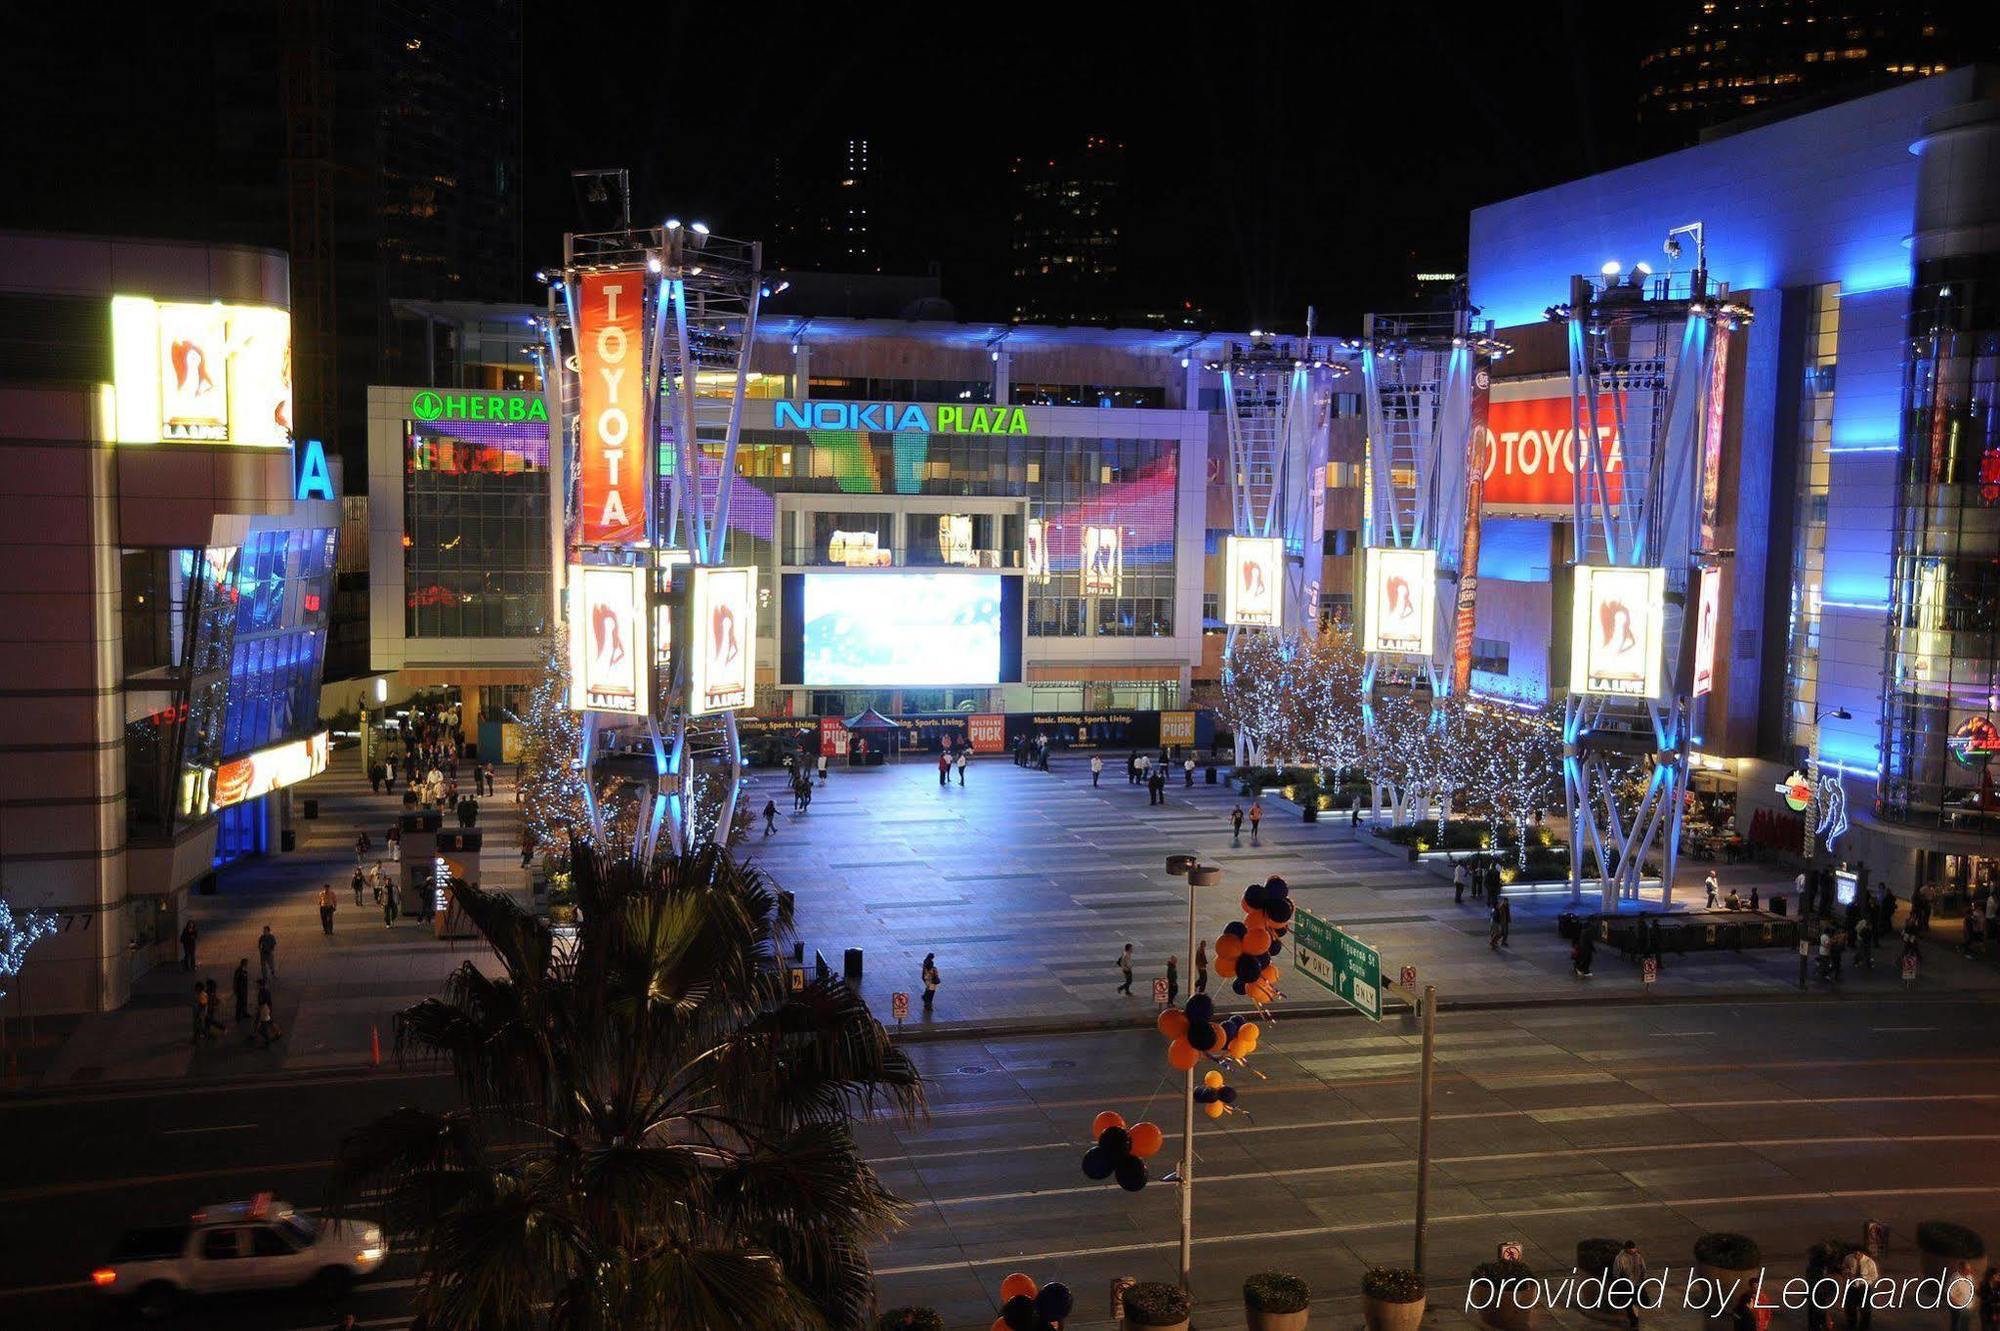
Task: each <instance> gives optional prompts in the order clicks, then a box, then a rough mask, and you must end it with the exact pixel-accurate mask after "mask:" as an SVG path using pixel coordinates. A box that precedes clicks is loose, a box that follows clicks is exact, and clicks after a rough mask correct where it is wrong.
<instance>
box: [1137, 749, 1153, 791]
mask: <svg viewBox="0 0 2000 1331" xmlns="http://www.w3.org/2000/svg"><path fill="white" fill-rule="evenodd" d="M1152 779H1153V755H1152V754H1150V753H1142V754H1140V755H1139V784H1141V785H1147V784H1148V783H1149V782H1151V781H1152Z"/></svg>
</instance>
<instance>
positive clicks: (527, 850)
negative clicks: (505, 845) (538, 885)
mask: <svg viewBox="0 0 2000 1331" xmlns="http://www.w3.org/2000/svg"><path fill="white" fill-rule="evenodd" d="M534 858H535V832H534V829H533V828H531V827H528V826H527V825H526V824H523V825H522V827H521V867H522V868H523V869H525V868H527V867H528V865H529V864H530V863H531V862H532V861H533V860H534Z"/></svg>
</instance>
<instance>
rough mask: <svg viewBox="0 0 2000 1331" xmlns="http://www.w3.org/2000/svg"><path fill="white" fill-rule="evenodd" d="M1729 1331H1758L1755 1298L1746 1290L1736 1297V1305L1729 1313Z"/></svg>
mask: <svg viewBox="0 0 2000 1331" xmlns="http://www.w3.org/2000/svg"><path fill="white" fill-rule="evenodd" d="M1729 1331H1758V1328H1757V1297H1756V1295H1755V1294H1753V1293H1752V1292H1751V1291H1749V1290H1747V1289H1746V1290H1744V1291H1743V1292H1742V1293H1741V1294H1739V1295H1737V1296H1736V1305H1735V1307H1734V1308H1732V1309H1731V1310H1730V1313H1729Z"/></svg>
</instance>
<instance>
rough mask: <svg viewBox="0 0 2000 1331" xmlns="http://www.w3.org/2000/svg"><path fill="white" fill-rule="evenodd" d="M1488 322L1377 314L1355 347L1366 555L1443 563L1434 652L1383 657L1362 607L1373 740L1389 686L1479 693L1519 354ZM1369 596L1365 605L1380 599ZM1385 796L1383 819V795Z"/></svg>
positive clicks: (1465, 310) (1436, 585) (1461, 315)
mask: <svg viewBox="0 0 2000 1331" xmlns="http://www.w3.org/2000/svg"><path fill="white" fill-rule="evenodd" d="M1477 313H1478V311H1477V310H1474V309H1472V308H1470V307H1466V306H1460V307H1459V308H1456V309H1450V310H1436V311H1426V312H1422V313H1416V314H1370V315H1368V316H1367V317H1366V318H1365V319H1364V320H1363V323H1362V337H1361V340H1360V341H1359V342H1358V343H1355V344H1354V346H1355V348H1356V349H1358V350H1359V352H1360V355H1361V369H1362V382H1363V385H1364V387H1365V390H1366V394H1365V396H1366V409H1367V413H1368V476H1367V487H1368V488H1367V518H1366V522H1367V525H1366V527H1365V528H1364V530H1363V534H1362V544H1363V546H1364V558H1370V559H1373V558H1376V557H1377V556H1372V555H1368V554H1366V550H1367V549H1374V550H1379V551H1390V550H1405V551H1424V552H1428V553H1429V554H1430V555H1431V557H1432V558H1433V559H1434V574H1435V577H1434V582H1433V584H1432V585H1433V591H1434V595H1433V598H1432V604H1431V611H1430V613H1431V619H1432V626H1431V635H1430V641H1431V644H1432V645H1431V650H1430V651H1429V652H1428V653H1423V652H1414V653H1413V652H1402V651H1384V650H1380V649H1379V648H1380V647H1381V636H1380V635H1379V634H1377V633H1375V632H1374V631H1373V625H1372V623H1371V620H1372V617H1374V616H1377V615H1379V614H1380V613H1381V611H1382V607H1381V606H1378V605H1375V604H1366V603H1364V605H1363V606H1362V615H1361V624H1362V630H1363V632H1362V645H1363V648H1364V651H1365V653H1366V660H1367V664H1366V666H1365V668H1364V671H1363V676H1362V715H1363V717H1364V718H1365V720H1366V724H1367V725H1368V727H1369V730H1370V734H1371V738H1372V736H1373V733H1374V726H1375V710H1374V699H1375V697H1376V689H1377V686H1378V685H1382V686H1401V687H1408V688H1414V687H1416V686H1418V685H1419V684H1422V685H1424V686H1427V687H1428V688H1429V690H1430V694H1431V696H1432V697H1434V698H1435V697H1443V696H1446V695H1448V694H1452V693H1458V692H1463V691H1464V690H1465V689H1466V688H1468V687H1469V684H1470V678H1469V677H1470V673H1471V665H1472V623H1473V619H1472V608H1473V591H1474V584H1475V582H1476V580H1477V574H1478V565H1479V545H1478V541H1479V490H1480V477H1481V472H1482V467H1481V465H1480V463H1481V461H1482V460H1483V458H1484V456H1485V445H1486V438H1485V436H1486V399H1487V386H1488V375H1489V367H1490V366H1491V364H1492V362H1493V361H1494V360H1496V359H1498V358H1499V357H1501V356H1504V355H1506V354H1507V352H1508V350H1509V349H1510V348H1509V347H1508V346H1507V344H1506V343H1504V342H1501V341H1498V340H1497V339H1495V338H1494V336H1493V325H1492V323H1491V322H1490V321H1488V322H1486V323H1483V324H1482V323H1480V322H1478V320H1477V319H1476V317H1475V316H1476V315H1477ZM1366 590H1367V595H1365V596H1364V602H1366V601H1367V600H1368V598H1369V597H1370V596H1372V595H1374V591H1373V589H1366ZM1440 654H1442V656H1443V664H1442V668H1441V667H1440V661H1439V657H1440ZM1410 793H1414V794H1419V795H1421V794H1423V793H1424V792H1410ZM1374 799H1375V804H1376V811H1377V812H1379V811H1380V808H1381V791H1380V790H1379V789H1378V790H1376V791H1375V792H1374ZM1395 803H1396V812H1397V815H1398V817H1399V818H1400V816H1401V814H1402V812H1403V807H1404V804H1405V800H1404V799H1403V798H1401V796H1400V795H1399V796H1397V797H1396V800H1395Z"/></svg>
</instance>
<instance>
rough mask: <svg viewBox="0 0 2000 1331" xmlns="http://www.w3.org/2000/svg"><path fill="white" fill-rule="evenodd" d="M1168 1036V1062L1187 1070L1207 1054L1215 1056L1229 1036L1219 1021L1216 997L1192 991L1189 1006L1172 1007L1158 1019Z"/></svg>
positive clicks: (1161, 1031) (1159, 1025) (1157, 1024)
mask: <svg viewBox="0 0 2000 1331" xmlns="http://www.w3.org/2000/svg"><path fill="white" fill-rule="evenodd" d="M1154 1025H1156V1026H1158V1027H1159V1030H1160V1034H1162V1035H1164V1036H1166V1037H1167V1065H1168V1066H1169V1067H1171V1068H1173V1069H1174V1070H1175V1071H1176V1072H1186V1071H1187V1070H1188V1069H1189V1068H1191V1067H1193V1066H1194V1065H1195V1061H1196V1060H1197V1059H1199V1058H1200V1057H1201V1056H1202V1055H1203V1054H1209V1055H1211V1056H1213V1055H1215V1054H1216V1051H1217V1050H1219V1049H1221V1048H1222V1047H1223V1045H1224V1043H1225V1042H1226V1041H1227V1039H1228V1037H1226V1036H1225V1035H1223V1033H1222V1028H1221V1027H1220V1026H1218V1025H1217V1024H1216V1022H1215V1000H1214V999H1212V998H1210V997H1209V996H1208V995H1207V994H1189V995H1188V1001H1187V1006H1186V1007H1170V1008H1168V1009H1166V1010H1165V1011H1163V1012H1162V1013H1160V1017H1159V1020H1158V1021H1157V1022H1155V1023H1154Z"/></svg>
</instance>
